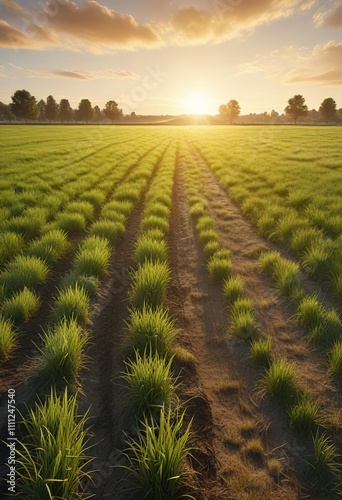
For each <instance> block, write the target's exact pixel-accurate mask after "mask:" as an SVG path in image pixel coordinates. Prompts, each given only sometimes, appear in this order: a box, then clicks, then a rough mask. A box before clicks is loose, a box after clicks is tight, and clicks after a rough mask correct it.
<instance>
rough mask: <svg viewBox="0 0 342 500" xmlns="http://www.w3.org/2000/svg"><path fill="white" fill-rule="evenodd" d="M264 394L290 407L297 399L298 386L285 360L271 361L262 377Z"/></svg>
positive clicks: (291, 368)
mask: <svg viewBox="0 0 342 500" xmlns="http://www.w3.org/2000/svg"><path fill="white" fill-rule="evenodd" d="M263 381H264V385H265V391H264V392H265V393H266V394H268V395H269V397H270V398H271V399H272V400H273V401H275V402H277V403H280V404H282V405H284V406H288V407H289V406H290V405H291V404H293V403H294V401H295V400H296V399H297V397H298V395H299V394H298V386H297V380H296V377H295V372H294V369H293V367H292V366H291V365H289V364H288V363H287V361H286V360H285V359H277V360H275V361H273V363H272V364H271V366H270V367H269V368H268V370H267V371H266V373H265V375H264V376H263Z"/></svg>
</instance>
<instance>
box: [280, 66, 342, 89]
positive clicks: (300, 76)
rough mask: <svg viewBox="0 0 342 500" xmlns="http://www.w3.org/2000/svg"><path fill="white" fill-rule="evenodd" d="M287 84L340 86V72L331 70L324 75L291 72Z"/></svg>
mask: <svg viewBox="0 0 342 500" xmlns="http://www.w3.org/2000/svg"><path fill="white" fill-rule="evenodd" d="M288 82H289V83H316V84H320V85H329V86H339V85H342V70H341V69H333V70H331V71H325V72H324V73H319V74H311V73H310V72H303V71H298V72H293V73H292V75H291V76H289V78H288Z"/></svg>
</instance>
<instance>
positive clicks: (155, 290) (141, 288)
mask: <svg viewBox="0 0 342 500" xmlns="http://www.w3.org/2000/svg"><path fill="white" fill-rule="evenodd" d="M169 279H170V269H169V266H168V264H167V263H165V262H158V261H157V262H151V261H145V262H144V263H143V264H140V265H139V266H138V269H137V270H136V271H135V273H134V274H133V280H132V286H131V291H130V299H131V301H132V304H133V305H134V306H136V307H138V308H142V307H143V306H144V305H145V304H146V306H148V307H151V308H156V307H158V306H161V305H162V304H163V302H164V298H165V293H166V286H167V284H168V282H169Z"/></svg>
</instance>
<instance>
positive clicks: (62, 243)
mask: <svg viewBox="0 0 342 500" xmlns="http://www.w3.org/2000/svg"><path fill="white" fill-rule="evenodd" d="M68 246H69V243H68V239H67V235H66V233H65V232H64V231H62V230H60V229H53V230H51V231H49V232H47V233H46V234H44V236H42V237H41V238H40V239H39V240H35V241H33V242H32V243H31V245H30V247H29V250H28V253H29V255H32V256H34V257H37V258H39V259H41V260H42V261H44V262H45V263H46V264H47V265H51V264H53V263H54V262H56V261H57V260H58V259H60V258H61V257H63V255H64V254H65V252H66V250H67V249H68Z"/></svg>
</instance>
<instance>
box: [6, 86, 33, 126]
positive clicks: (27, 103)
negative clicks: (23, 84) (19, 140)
mask: <svg viewBox="0 0 342 500" xmlns="http://www.w3.org/2000/svg"><path fill="white" fill-rule="evenodd" d="M10 108H11V111H12V113H13V114H14V115H15V116H16V117H17V118H19V119H24V120H25V123H27V120H35V119H36V118H37V117H38V116H39V109H38V106H37V101H36V98H35V97H34V96H33V95H31V94H30V92H28V91H27V90H24V89H23V90H17V91H16V92H14V94H13V95H12V103H11V104H10Z"/></svg>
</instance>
